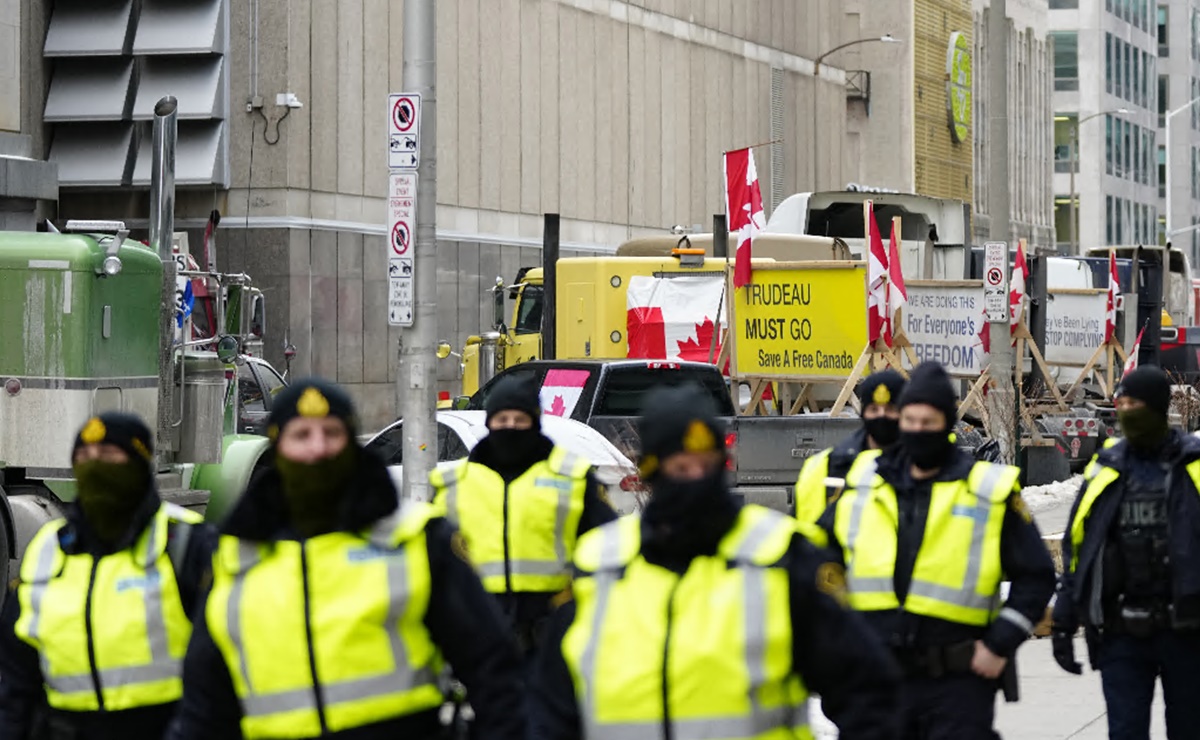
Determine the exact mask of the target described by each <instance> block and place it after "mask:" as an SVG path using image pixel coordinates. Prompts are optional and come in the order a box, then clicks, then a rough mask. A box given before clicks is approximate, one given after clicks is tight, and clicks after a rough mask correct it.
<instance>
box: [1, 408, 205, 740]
mask: <svg viewBox="0 0 1200 740" xmlns="http://www.w3.org/2000/svg"><path fill="white" fill-rule="evenodd" d="M71 455H72V458H71V459H72V471H73V473H74V476H75V481H76V499H75V501H74V503H72V504H70V505H69V506H68V507H67V510H66V518H65V519H59V520H56V521H53V522H51V523H49V524H47V525H45V526H44V527H42V529H41V530H40V531H39V532H38V533H37V535H36V536H35V537H34V538H33V539H32V540H31V541H30V543H29V546H28V547H27V548H26V550H25V555H24V558H23V560H22V563H21V574H20V578H19V579H18V580H17V581H16V583H17V584H18V585H17V586H16V589H15V591H10V592H9V594H8V597H7V600H6V601H5V604H4V610H3V615H2V616H0V737H3V738H25V737H29V736H30V733H31V731H32V725H33V723H34V710H35V709H39V707H40V706H42V705H48V708H49V712H48V719H49V736H50V737H51V738H54V739H55V740H58V739H59V738H62V739H64V740H108V739H109V738H112V739H113V740H116V739H117V738H130V737H139V738H161V737H162V736H163V734H164V733H165V732H166V728H167V724H168V723H169V722H170V719H171V716H172V714H173V713H174V711H175V708H176V706H177V704H178V701H179V698H180V696H181V694H182V692H183V683H182V680H181V674H182V669H183V656H184V651H185V650H186V649H187V644H188V638H189V637H190V636H191V633H192V623H191V616H190V615H191V614H192V612H193V607H194V606H195V605H196V604H197V603H198V602H200V600H201V599H202V597H203V594H202V590H203V588H204V587H205V586H204V584H205V583H206V582H207V574H208V571H209V562H210V559H211V556H212V548H213V545H214V541H215V534H214V533H213V531H212V530H211V528H209V527H208V526H207V525H205V524H203V523H201V517H200V516H199V515H198V514H196V513H194V512H191V511H188V510H186V509H183V508H180V507H178V506H174V505H171V504H165V503H163V502H162V500H161V499H160V498H159V496H158V491H157V488H156V486H155V475H154V463H153V459H154V456H153V440H152V437H151V434H150V430H149V429H147V428H146V425H145V424H144V423H143V422H142V420H141V419H139V418H137V417H136V416H133V415H131V414H125V413H117V412H109V413H104V414H101V415H100V416H97V417H94V418H92V419H90V420H89V421H88V422H87V423H86V424H85V425H84V426H83V428H82V429H81V430H80V432H79V434H78V435H77V436H76V438H75V446H74V449H73V450H72V453H71ZM39 714H40V712H39ZM39 724H40V723H39ZM38 732H42V730H38Z"/></svg>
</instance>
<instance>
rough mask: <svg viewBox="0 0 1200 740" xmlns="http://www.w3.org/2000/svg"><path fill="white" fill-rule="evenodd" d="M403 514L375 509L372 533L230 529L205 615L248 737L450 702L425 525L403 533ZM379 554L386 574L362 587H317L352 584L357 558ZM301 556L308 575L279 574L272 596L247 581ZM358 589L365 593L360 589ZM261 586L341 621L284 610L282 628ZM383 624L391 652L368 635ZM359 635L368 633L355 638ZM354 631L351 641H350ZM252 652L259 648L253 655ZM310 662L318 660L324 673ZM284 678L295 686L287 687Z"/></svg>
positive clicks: (360, 561)
mask: <svg viewBox="0 0 1200 740" xmlns="http://www.w3.org/2000/svg"><path fill="white" fill-rule="evenodd" d="M431 513H432V512H431V510H430V508H429V507H424V513H422V514H421V515H422V516H425V517H426V520H427V517H428V516H429V515H430V514H431ZM404 516H405V514H401V513H394V514H393V515H391V516H389V517H386V518H384V519H382V520H380V521H378V522H377V523H376V524H375V525H374V526H373V527H372V529H371V530H370V532H369V533H368V535H367V538H366V540H365V541H364V540H363V539H362V538H361V537H358V536H355V535H350V534H346V533H340V532H338V533H332V534H330V535H321V536H319V537H316V538H311V539H310V540H307V541H306V542H305V543H303V544H301V543H297V542H278V543H273V544H271V545H264V544H260V543H254V542H248V541H245V540H235V539H234V538H222V542H221V546H220V548H221V549H220V551H219V554H218V563H219V564H221V567H220V568H218V569H217V575H216V579H215V581H214V587H213V591H214V593H213V595H211V596H210V597H209V609H208V612H207V618H208V623H209V628H210V631H211V632H212V634H213V639H214V642H216V644H217V646H218V647H219V648H220V649H221V652H222V654H223V656H224V657H225V660H226V663H227V664H228V665H229V668H230V673H231V674H232V675H233V676H234V688H235V691H236V693H237V695H238V698H239V700H240V702H241V705H242V733H243V735H244V736H245V737H246V738H248V739H252V738H264V737H316V736H319V735H321V734H322V733H323V732H326V731H328V732H337V731H341V730H345V729H350V728H353V727H359V726H363V725H366V724H372V723H374V722H380V721H385V720H387V719H392V718H395V717H399V716H404V715H406V714H411V713H414V712H417V711H424V710H428V709H432V708H434V707H436V706H437V705H438V704H440V703H441V693H440V691H439V690H438V689H437V687H436V684H435V669H436V662H437V651H436V648H434V647H433V644H432V640H431V638H430V637H429V636H428V633H427V631H425V630H424V627H423V626H421V625H422V621H423V618H424V611H425V607H426V605H427V603H428V598H429V587H430V582H429V575H428V568H429V566H428V561H427V559H426V556H425V547H426V543H425V539H424V533H423V527H422V531H421V532H420V533H418V534H417V535H415V536H412V537H411V538H410V539H404V538H403V537H401V535H400V532H401V531H403V530H405V529H411V526H410V524H409V523H406V522H405V520H404ZM398 540H399V541H398ZM285 549H286V552H285ZM414 557H416V558H418V560H419V567H421V568H423V569H424V573H423V575H421V576H420V577H419V582H417V583H414V582H413V579H412V572H410V569H411V568H413V567H414V562H413V558H414ZM292 558H295V561H296V562H295V567H294V569H293V568H292V567H291V564H290V563H288V562H284V561H286V560H291V559H292ZM232 559H236V561H237V562H236V567H235V568H230V567H229V566H230V565H231V562H230V561H231V560H232ZM380 561H382V567H383V571H382V572H381V573H379V574H378V575H380V576H382V578H380V579H379V582H377V581H375V580H374V579H371V578H370V577H369V576H368V580H367V581H364V582H362V583H365V584H370V585H369V587H367V588H361V589H359V590H358V591H357V592H356V593H353V594H352V593H349V592H348V591H343V592H333V593H329V594H328V596H327V595H326V594H325V593H324V592H317V590H318V589H319V588H320V586H319V585H318V584H317V583H314V582H317V581H319V582H320V583H323V584H325V588H330V589H336V588H337V587H338V586H339V585H343V586H344V587H346V588H349V587H350V586H351V585H352V584H354V583H356V581H355V579H356V578H359V576H358V575H357V574H356V573H355V572H354V570H353V569H354V568H372V567H374V566H375V565H376V564H378V563H379V562H380ZM301 562H306V563H307V566H306V572H307V579H308V582H307V583H299V584H294V583H292V584H281V586H282V587H281V588H280V590H278V591H276V592H275V593H272V594H269V595H267V596H265V597H264V596H262V595H261V594H260V593H259V591H260V589H262V588H263V587H264V585H265V584H264V583H263V582H262V581H261V580H260V581H259V582H258V583H256V584H251V585H253V588H248V581H249V580H251V578H252V577H254V576H255V575H257V569H259V568H263V567H270V568H271V570H269V571H268V572H267V574H266V575H263V576H261V578H267V577H272V576H274V575H275V574H277V573H283V572H292V571H293V570H294V573H295V575H296V576H299V574H300V572H301ZM231 570H232V572H230V571H231ZM321 579H323V580H321ZM376 585H378V586H381V587H382V588H375V586H376ZM310 589H311V590H312V592H311V593H310ZM280 594H283V595H288V596H294V597H296V598H297V600H298V602H305V603H295V604H285V603H271V602H277V601H278V599H277V598H272V597H278V596H279V595H280ZM359 595H361V598H352V597H356V596H359ZM256 597H261V598H265V599H266V600H267V602H268V603H270V604H271V606H272V607H274V608H275V609H288V610H294V611H293V613H294V614H299V615H303V616H301V617H296V618H295V619H300V620H301V621H303V620H313V619H314V618H313V614H314V613H315V612H321V611H322V608H324V612H323V614H324V618H325V619H327V620H328V619H329V618H330V615H331V614H335V615H336V618H337V619H338V620H339V621H340V622H342V623H340V624H338V628H337V629H334V630H330V631H328V632H325V633H321V634H317V633H315V632H312V630H313V625H312V623H311V622H310V623H308V624H305V625H304V626H303V627H302V628H300V627H297V625H296V624H295V623H293V622H288V623H287V624H282V621H283V620H281V625H280V627H279V629H278V630H274V628H273V627H272V626H269V625H268V624H265V623H270V622H271V621H272V620H274V619H276V618H277V615H276V614H274V613H272V611H271V610H270V609H266V608H264V606H266V605H265V604H264V603H262V601H258V600H257V599H256ZM380 602H382V603H380ZM260 620H261V622H260ZM290 627H296V629H289V628H290ZM405 630H409V632H407V633H406V632H405ZM306 631H308V632H309V634H308V635H306V634H305V632H306ZM270 632H274V633H275V634H274V636H275V637H276V641H275V644H273V645H272V646H271V650H272V651H273V652H271V653H270V654H267V652H266V651H264V650H261V649H260V650H257V651H256V650H255V649H256V648H258V647H260V645H261V641H262V640H263V639H265V635H266V634H268V633H270ZM380 633H382V635H385V636H386V644H387V646H388V649H387V655H386V658H385V657H383V656H381V655H379V654H378V653H379V652H380V651H378V650H375V649H374V648H373V645H368V644H365V641H366V640H369V639H374V638H377V637H378V636H379V635H380ZM415 633H420V634H415ZM406 634H407V635H408V637H409V638H410V641H409V642H408V643H406ZM355 638H359V639H360V640H362V641H363V642H354V639H355ZM338 640H340V641H342V643H339V642H337V641H338ZM346 640H350V641H351V642H350V643H349V644H344V641H346ZM256 643H257V644H256ZM322 648H325V649H324V650H322ZM364 650H366V651H369V652H371V653H372V656H373V658H374V660H375V661H376V664H375V665H373V666H363V665H361V663H362V653H363V651H364ZM414 651H415V652H414ZM255 652H257V654H258V655H259V656H260V657H258V658H252V657H251V655H252V654H253V653H255ZM314 652H315V653H316V656H317V657H316V658H314V657H313V656H312V653H314ZM255 661H258V663H255ZM310 661H312V662H311V663H310ZM313 665H315V666H316V668H317V676H316V677H315V679H314V676H313V673H312V671H313V668H312V666H313ZM380 666H386V667H383V668H382V669H380ZM297 671H301V672H302V673H303V679H297V677H296V675H295V673H296V672H297ZM338 676H340V678H339V677H338ZM318 680H319V691H320V693H321V699H322V706H321V707H320V708H319V707H318V705H317V691H318V688H317V686H316V683H317V682H318ZM281 683H282V684H291V687H288V688H278V686H279V684H281ZM297 683H299V684H301V685H296V684H297Z"/></svg>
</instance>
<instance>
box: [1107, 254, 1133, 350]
mask: <svg viewBox="0 0 1200 740" xmlns="http://www.w3.org/2000/svg"><path fill="white" fill-rule="evenodd" d="M1119 291H1120V283H1119V280H1118V278H1117V252H1116V250H1111V251H1109V253H1108V303H1107V304H1106V306H1105V313H1104V341H1105V342H1111V341H1112V338H1113V334H1114V332H1116V330H1117V293H1118V292H1119ZM1141 341H1142V335H1141V333H1139V334H1138V342H1139V343H1140V342H1141ZM1134 367H1137V365H1136V364H1135V365H1134Z"/></svg>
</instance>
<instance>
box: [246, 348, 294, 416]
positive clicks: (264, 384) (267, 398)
mask: <svg viewBox="0 0 1200 740" xmlns="http://www.w3.org/2000/svg"><path fill="white" fill-rule="evenodd" d="M237 373H238V420H237V431H238V434H262V435H265V434H266V433H267V418H268V417H269V416H270V415H271V404H272V403H273V402H274V399H275V395H276V394H277V393H279V391H281V390H283V389H284V388H286V387H287V381H286V380H284V379H283V376H282V375H280V374H279V372H278V371H276V370H275V368H273V367H271V363H269V362H267V361H266V360H263V359H260V358H258V357H247V358H245V362H242V363H240V364H239V365H238V369H237Z"/></svg>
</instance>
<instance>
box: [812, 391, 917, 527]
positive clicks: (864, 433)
mask: <svg viewBox="0 0 1200 740" xmlns="http://www.w3.org/2000/svg"><path fill="white" fill-rule="evenodd" d="M903 390H904V376H903V375H901V374H900V373H898V372H896V371H895V370H891V369H888V370H881V371H879V372H877V373H873V374H871V375H869V376H867V379H866V380H864V381H863V382H862V384H861V385H859V386H858V401H859V406H860V407H861V408H862V423H863V425H862V428H861V429H859V430H858V431H856V432H854V434H851V435H850V436H849V437H847V438H846V439H844V440H842V441H841V442H839V443H838V444H837V446H835V447H830V448H828V449H825V450H822V451H821V452H818V453H817V454H816V455H813V456H812V457H810V458H808V459H807V460H805V461H804V466H803V467H802V468H800V477H799V478H798V479H797V480H796V496H795V498H796V518H797V519H799V520H800V521H802V522H815V521H817V520H818V519H819V518H821V514H823V513H825V508H826V507H827V506H828V505H829V503H830V502H831V501H832V500H833V497H834V496H836V495H837V492H838V491H840V490H841V489H842V479H844V478H845V477H846V473H848V472H849V471H850V465H851V464H852V463H853V462H854V459H855V458H856V457H858V453H860V452H862V451H863V450H881V449H883V448H885V447H890V446H892V445H893V444H895V443H896V440H897V439H899V438H900V409H899V408H898V407H897V406H896V401H897V400H898V399H899V398H900V392H901V391H903Z"/></svg>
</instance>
